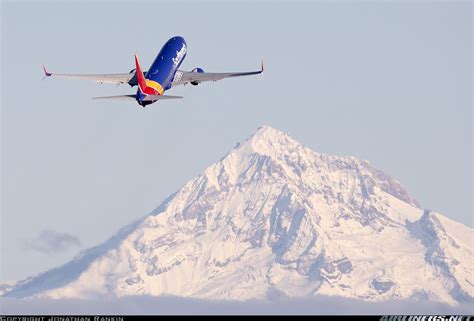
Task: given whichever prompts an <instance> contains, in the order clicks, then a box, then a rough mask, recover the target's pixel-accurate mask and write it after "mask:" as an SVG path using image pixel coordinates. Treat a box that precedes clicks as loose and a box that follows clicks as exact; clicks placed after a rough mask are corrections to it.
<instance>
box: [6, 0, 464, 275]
mask: <svg viewBox="0 0 474 321" xmlns="http://www.w3.org/2000/svg"><path fill="white" fill-rule="evenodd" d="M1 20H2V88H1V89H2V158H1V160H2V193H1V196H2V212H1V257H0V260H1V270H0V280H2V281H3V280H11V279H19V278H24V277H26V276H28V275H31V274H34V273H37V272H40V271H43V270H45V269H48V268H51V267H54V266H56V265H58V264H61V263H63V262H65V261H66V260H67V259H69V258H71V257H72V256H73V255H74V254H76V253H77V250H78V249H77V247H76V248H72V249H71V250H69V251H67V252H64V253H57V254H56V255H52V254H44V253H40V252H37V251H36V252H35V251H33V250H32V249H31V248H30V247H29V246H28V244H31V242H32V241H34V240H36V237H37V236H38V234H39V233H40V231H43V230H51V231H56V232H58V235H59V233H69V234H72V235H75V236H78V237H79V238H80V240H81V243H82V246H83V247H89V246H93V245H96V244H98V243H99V242H101V241H103V240H105V239H106V238H108V237H109V236H111V235H112V234H113V233H115V231H116V230H117V229H118V228H120V227H121V226H123V225H125V224H127V223H129V222H131V221H132V220H134V219H136V218H138V217H141V216H143V215H145V214H146V213H148V212H150V211H151V210H152V209H153V208H154V207H155V206H157V205H158V204H159V203H161V201H162V200H163V199H164V198H165V197H166V196H168V195H169V194H171V193H172V192H174V191H176V190H177V189H178V188H179V187H180V186H181V185H183V184H184V183H185V182H186V181H188V180H189V179H191V178H192V177H194V176H195V175H196V174H198V173H200V172H201V171H203V170H204V169H205V168H206V167H207V166H209V165H211V164H212V163H213V162H215V161H217V160H218V159H219V158H221V157H222V156H223V155H224V154H226V153H227V152H228V151H229V150H230V149H231V148H232V147H233V146H234V145H235V143H236V142H237V141H241V140H243V139H245V138H247V137H248V136H250V135H251V134H252V133H253V132H254V131H255V130H256V128H257V127H258V126H260V125H263V124H266V125H270V126H272V127H275V128H277V129H280V130H283V131H286V132H289V133H290V135H292V136H293V137H294V138H296V139H297V140H299V141H300V142H302V143H304V144H305V145H307V146H308V147H310V148H312V149H313V150H315V151H318V152H323V153H328V154H335V155H353V156H357V157H359V158H363V159H367V160H369V161H370V162H371V163H372V164H374V165H375V166H376V167H378V168H380V169H382V170H384V171H386V172H388V173H389V174H391V175H393V176H394V177H396V178H397V179H398V180H399V181H400V182H401V183H402V185H404V186H405V187H406V188H407V189H408V191H409V192H410V193H411V194H412V195H413V196H414V197H415V198H416V199H418V200H419V202H420V203H421V204H422V206H423V207H424V208H431V209H432V210H435V211H438V212H441V213H443V214H445V215H446V216H448V217H450V218H452V219H455V220H457V221H460V222H462V223H464V224H467V225H470V226H473V213H472V196H473V195H472V186H471V184H472V167H471V166H472V153H471V150H472V120H473V119H472V96H471V90H472V78H471V76H472V60H471V59H472V47H471V45H472V31H471V27H472V26H471V23H472V4H471V3H470V2H468V1H466V2H450V3H448V2H410V1H403V2H384V3H379V2H375V1H374V2H367V1H366V2H329V1H324V2H317V3H309V2H305V3H303V2H302V3H297V4H296V3H294V2H291V3H270V2H259V3H255V2H253V1H252V2H240V3H228V4H220V3H215V2H194V1H189V2H180V3H178V4H172V3H171V2H169V3H166V2H161V3H159V2H142V3H139V2H137V1H133V2H85V1H80V2H76V3H74V4H67V5H66V4H63V3H61V2H37V1H35V2H30V3H28V2H20V3H18V2H13V1H12V2H5V1H4V2H2V16H1ZM174 35H182V36H184V37H185V39H186V41H187V43H188V54H187V57H186V60H185V61H184V63H183V65H182V68H184V69H192V68H194V67H202V68H204V70H206V71H236V70H237V71H239V70H254V69H258V68H259V64H260V59H261V57H264V58H265V62H266V71H265V75H264V76H263V77H249V78H245V79H242V78H240V79H229V80H224V81H222V82H218V83H215V84H213V83H210V84H203V85H200V86H198V87H193V86H186V87H180V88H176V89H173V90H171V91H169V93H170V94H173V95H183V96H185V99H183V100H179V101H166V102H161V103H156V104H153V105H150V106H148V107H147V108H145V109H142V108H140V107H139V106H138V105H136V104H134V103H128V102H105V101H93V100H91V99H90V97H93V96H105V95H118V94H128V93H133V92H135V88H134V89H133V90H132V89H131V88H130V87H128V86H125V85H123V86H119V87H116V86H113V85H97V84H94V83H88V82H81V81H67V80H59V79H47V80H44V81H43V80H42V70H41V65H42V64H46V66H47V67H48V68H49V69H50V70H51V71H53V72H85V73H91V72H97V73H101V72H103V73H108V72H128V71H129V70H130V69H132V68H133V54H134V53H135V52H138V53H139V54H140V58H141V62H142V64H143V65H144V68H145V66H148V65H149V64H150V63H151V62H152V61H153V59H154V57H155V55H156V54H157V53H158V51H159V50H160V48H161V46H162V45H163V43H164V42H165V41H166V40H167V39H168V38H170V37H171V36H174Z"/></svg>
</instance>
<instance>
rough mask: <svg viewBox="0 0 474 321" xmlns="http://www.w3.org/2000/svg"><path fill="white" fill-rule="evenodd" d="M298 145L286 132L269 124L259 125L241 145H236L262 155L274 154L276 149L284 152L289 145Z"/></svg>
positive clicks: (243, 149)
mask: <svg viewBox="0 0 474 321" xmlns="http://www.w3.org/2000/svg"><path fill="white" fill-rule="evenodd" d="M292 145H293V146H294V145H299V143H298V142H297V141H295V140H294V139H292V138H291V137H290V136H289V135H288V134H287V133H285V132H283V131H280V130H277V129H275V128H273V127H270V126H266V125H264V126H260V127H258V129H257V131H256V132H255V133H254V134H253V135H252V136H250V137H249V138H248V139H247V140H246V141H245V142H244V143H243V144H242V145H240V144H238V147H240V149H241V150H242V151H247V152H256V153H259V154H263V155H268V156H271V155H274V152H275V151H276V150H278V151H280V152H284V151H285V150H287V149H288V148H291V146H292Z"/></svg>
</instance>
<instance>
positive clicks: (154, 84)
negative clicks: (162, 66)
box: [145, 79, 165, 95]
mask: <svg viewBox="0 0 474 321" xmlns="http://www.w3.org/2000/svg"><path fill="white" fill-rule="evenodd" d="M145 82H146V85H147V86H148V87H151V88H153V89H155V90H156V91H157V92H159V93H160V95H163V93H164V92H165V90H164V89H163V86H161V85H160V84H159V83H157V82H156V81H153V80H150V79H145Z"/></svg>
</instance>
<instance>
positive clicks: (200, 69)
mask: <svg viewBox="0 0 474 321" xmlns="http://www.w3.org/2000/svg"><path fill="white" fill-rule="evenodd" d="M191 72H197V73H200V74H202V73H203V72H204V69H202V68H199V67H197V68H194V69H193V70H191ZM191 85H193V86H197V85H199V81H191Z"/></svg>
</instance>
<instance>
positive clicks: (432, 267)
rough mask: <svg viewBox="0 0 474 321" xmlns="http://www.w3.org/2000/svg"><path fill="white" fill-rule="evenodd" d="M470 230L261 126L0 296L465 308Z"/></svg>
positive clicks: (363, 169)
mask: <svg viewBox="0 0 474 321" xmlns="http://www.w3.org/2000/svg"><path fill="white" fill-rule="evenodd" d="M473 236H474V231H473V229H471V228H469V227H466V226H464V225H462V224H460V223H456V222H453V221H452V220H449V219H448V218H446V217H444V216H442V215H441V214H437V213H432V212H430V211H426V210H425V211H424V210H423V209H421V208H419V205H418V203H417V202H416V200H415V199H414V198H413V197H411V196H410V195H409V193H408V192H407V191H406V190H405V189H404V188H403V187H402V186H401V185H400V183H399V182H398V181H396V180H395V179H393V178H392V177H390V176H389V175H387V174H385V173H383V172H381V171H380V170H377V169H375V168H374V167H373V166H371V165H370V164H369V163H368V162H367V161H363V160H358V159H356V158H354V157H337V156H330V155H325V154H319V153H315V152H314V151H312V150H310V149H308V148H306V147H305V146H303V145H301V144H300V143H298V142H297V141H296V140H294V139H293V138H291V137H290V136H289V135H288V134H285V133H282V132H280V131H278V130H276V129H273V128H271V127H268V126H264V127H261V128H259V130H258V131H257V132H256V133H255V134H254V135H253V136H252V137H250V138H249V139H248V140H247V141H245V142H243V143H241V144H238V145H237V146H236V147H235V148H234V149H232V150H231V151H230V152H229V153H228V154H227V155H226V156H225V157H224V158H222V159H221V160H220V161H218V162H216V163H215V164H213V165H211V166H210V167H209V168H207V169H206V170H205V171H204V172H203V173H202V174H201V175H198V176H197V177H195V178H194V179H192V180H190V181H189V182H188V183H186V184H185V185H184V186H183V187H182V188H181V189H180V190H179V191H177V192H176V193H175V194H173V195H172V196H170V197H169V198H168V199H167V200H165V201H164V202H163V204H162V205H161V206H160V207H159V208H157V209H156V210H155V211H153V212H152V214H151V215H148V216H146V217H145V218H143V219H142V220H140V221H138V222H135V223H133V224H131V225H130V226H129V227H126V228H124V229H123V230H122V231H120V232H119V233H118V234H117V235H116V236H115V237H113V238H111V240H109V241H108V242H106V243H104V244H103V245H100V246H98V247H96V248H93V249H90V250H87V251H85V252H84V253H82V254H81V255H80V256H78V257H77V258H75V259H74V260H73V261H72V262H70V263H68V264H66V265H64V266H63V267H60V268H57V269H55V270H51V271H48V272H46V273H43V274H41V275H38V276H36V277H33V278H30V279H28V280H25V281H21V282H19V283H18V284H16V285H13V286H12V287H9V288H7V289H6V290H5V291H4V292H5V296H10V297H31V296H33V297H46V298H94V297H97V296H118V297H122V296H135V295H152V296H158V295H176V296H182V297H193V298H205V299H220V300H248V299H262V298H265V296H266V295H267V293H269V292H271V291H274V290H277V291H279V293H282V294H284V295H287V296H291V297H300V296H307V295H327V296H342V297H346V298H352V299H362V300H366V301H386V300H393V299H397V300H398V299H407V300H409V299H412V298H415V299H416V298H428V299H430V300H434V301H439V302H444V303H447V304H451V305H456V304H459V303H462V302H466V301H468V302H471V301H472V300H473V298H474V280H473V268H472V266H473V264H472V263H473V251H472V248H473V247H472V240H473Z"/></svg>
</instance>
